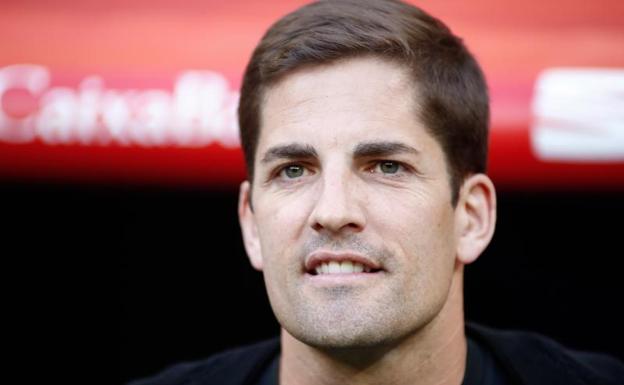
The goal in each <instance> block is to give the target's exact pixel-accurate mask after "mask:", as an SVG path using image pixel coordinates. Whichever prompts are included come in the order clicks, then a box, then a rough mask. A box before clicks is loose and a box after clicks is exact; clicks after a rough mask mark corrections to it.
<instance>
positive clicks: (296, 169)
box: [281, 164, 305, 179]
mask: <svg viewBox="0 0 624 385" xmlns="http://www.w3.org/2000/svg"><path fill="white" fill-rule="evenodd" d="M304 172H305V169H304V168H303V166H299V165H296V164H293V165H290V166H286V167H284V168H283V169H282V171H281V173H282V174H283V175H284V176H285V177H286V178H288V179H295V178H299V177H301V176H303V173H304Z"/></svg>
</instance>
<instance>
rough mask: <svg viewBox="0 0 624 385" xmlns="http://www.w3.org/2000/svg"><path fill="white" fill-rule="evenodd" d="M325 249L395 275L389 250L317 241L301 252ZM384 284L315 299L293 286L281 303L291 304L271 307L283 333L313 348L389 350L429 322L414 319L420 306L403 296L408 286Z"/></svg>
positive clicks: (339, 289)
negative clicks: (370, 261)
mask: <svg viewBox="0 0 624 385" xmlns="http://www.w3.org/2000/svg"><path fill="white" fill-rule="evenodd" d="M328 245H329V246H328ZM321 247H324V248H326V249H330V250H350V251H356V252H360V253H362V254H366V255H368V256H370V257H372V258H374V260H376V261H378V262H381V264H382V265H383V266H385V267H386V268H388V267H390V268H389V269H388V270H390V271H385V272H384V273H383V274H392V270H393V269H392V268H393V267H394V264H395V263H396V262H395V260H394V257H393V255H392V253H391V252H390V251H389V250H387V249H386V248H383V247H373V246H371V245H370V244H368V243H365V242H363V241H362V240H361V239H359V238H357V237H349V238H347V239H344V240H340V241H335V240H327V239H323V238H320V239H315V240H314V241H312V242H309V243H308V244H306V245H305V246H304V247H303V252H302V255H303V256H305V255H307V253H310V252H312V251H314V250H317V249H319V248H321ZM383 279H384V280H386V282H377V285H375V287H372V288H366V287H364V288H362V287H358V286H333V287H328V288H323V289H320V290H315V291H314V292H312V293H310V292H307V293H306V292H305V290H304V288H302V287H296V286H292V287H290V288H289V289H288V290H286V294H285V295H284V296H279V297H280V298H279V299H277V301H280V299H281V300H284V301H286V302H287V303H274V301H273V300H272V301H271V305H272V306H273V310H274V313H275V315H276V317H277V318H278V321H279V322H280V324H281V325H282V327H283V328H284V329H285V330H286V331H287V332H288V333H289V334H290V335H292V336H293V337H294V338H296V339H298V340H299V341H301V342H303V343H305V344H307V345H309V346H313V347H315V348H318V349H322V350H333V351H340V350H354V349H355V350H358V349H371V348H383V347H391V346H394V345H396V344H398V343H400V341H402V340H403V339H405V338H406V337H407V336H408V335H410V334H411V333H413V332H414V331H415V330H414V329H418V328H420V327H422V325H424V324H426V323H427V322H428V318H429V317H428V314H420V315H418V314H415V313H419V312H420V311H419V308H420V307H421V306H416V308H415V307H414V306H413V301H414V299H413V298H412V299H411V301H410V300H409V299H408V298H407V297H406V295H407V296H409V293H405V292H404V291H405V287H404V283H405V282H403V283H401V282H398V281H395V279H393V277H392V276H387V277H383ZM290 284H291V285H293V282H292V281H291V282H290ZM308 289H309V288H308ZM270 297H271V296H270ZM415 316H416V318H417V319H416V320H415V319H414V317H415ZM418 318H421V319H420V320H419V319H418ZM431 318H432V317H431Z"/></svg>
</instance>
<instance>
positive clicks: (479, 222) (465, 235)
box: [455, 174, 496, 264]
mask: <svg viewBox="0 0 624 385" xmlns="http://www.w3.org/2000/svg"><path fill="white" fill-rule="evenodd" d="M455 215H456V219H457V221H456V226H457V227H456V231H457V232H456V234H457V236H458V242H457V258H458V260H459V262H461V263H463V264H469V263H472V262H474V261H475V260H476V259H477V258H478V257H479V255H481V253H482V252H483V250H485V248H486V247H487V245H488V244H489V243H490V241H491V240H492V236H493V235H494V227H495V226H496V191H495V190H494V184H493V183H492V181H491V180H490V178H488V177H487V175H485V174H474V175H471V176H470V177H468V178H466V179H465V180H464V183H463V184H462V187H461V189H460V193H459V199H458V202H457V207H456V208H455Z"/></svg>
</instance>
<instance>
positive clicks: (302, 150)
mask: <svg viewBox="0 0 624 385" xmlns="http://www.w3.org/2000/svg"><path fill="white" fill-rule="evenodd" d="M310 158H318V154H317V153H316V150H315V149H314V147H312V146H310V145H309V144H299V143H290V144H284V145H279V146H275V147H271V148H269V149H268V150H267V151H266V152H265V153H264V156H263V157H262V160H261V162H262V163H269V162H272V161H274V160H276V159H310Z"/></svg>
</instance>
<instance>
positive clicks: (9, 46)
mask: <svg viewBox="0 0 624 385" xmlns="http://www.w3.org/2000/svg"><path fill="white" fill-rule="evenodd" d="M303 3H305V2H303V1H286V0H283V1H267V2H257V1H244V0H241V1H229V2H222V1H216V0H215V1H210V0H207V1H206V0H204V1H199V0H190V1H172V0H151V1H147V0H136V1H132V2H126V1H120V0H111V1H107V2H105V3H104V2H98V1H91V0H85V1H81V2H74V1H69V0H50V1H46V2H40V1H34V0H22V1H11V0H5V1H3V2H1V3H0V36H1V37H2V39H1V40H0V197H1V198H2V199H3V209H2V221H0V222H1V223H2V224H1V225H0V226H1V227H0V231H1V233H2V234H3V237H2V238H1V239H2V243H3V248H2V249H3V253H2V254H3V256H4V258H3V259H4V261H5V270H4V271H5V276H6V280H5V282H6V283H7V284H8V285H9V288H10V290H9V291H7V293H8V298H7V304H10V305H14V306H15V307H16V309H17V311H16V312H15V313H12V314H15V315H16V321H17V323H18V324H20V326H26V328H27V329H28V330H29V332H28V333H24V334H19V336H20V337H22V338H24V340H25V341H28V343H27V344H26V345H27V346H28V349H32V348H34V351H39V350H42V351H45V352H47V353H53V352H56V351H57V350H58V349H59V348H60V347H64V348H66V349H69V351H70V353H69V355H70V356H71V357H79V356H81V355H83V352H86V351H87V350H89V349H94V348H95V349H104V348H105V347H109V348H110V347H111V345H112V349H113V350H112V352H113V353H112V354H111V356H112V357H113V358H111V357H109V360H108V361H106V362H101V363H100V362H98V363H97V364H96V366H100V368H99V372H100V373H106V375H107V376H111V377H112V378H113V380H112V381H114V382H117V383H120V384H121V383H125V382H127V381H128V380H130V379H134V378H138V377H142V376H146V375H150V374H153V373H155V372H157V371H159V370H161V369H162V368H164V367H165V366H168V365H170V364H172V363H175V362H180V361H186V360H193V359H198V358H201V357H205V356H207V355H210V354H211V353H214V352H216V351H219V350H223V349H225V348H228V347H233V346H236V345H240V344H246V343H249V342H252V341H256V340H259V339H263V338H266V337H269V336H272V335H275V334H277V332H278V325H277V323H276V322H275V320H274V318H273V315H272V313H271V310H270V308H269V305H268V301H267V298H266V295H265V293H264V287H263V282H262V277H261V275H260V274H259V273H257V272H255V271H253V270H252V268H251V267H250V266H249V264H248V263H247V260H246V256H245V253H244V250H243V247H242V243H241V241H240V235H239V228H238V223H237V219H236V216H235V212H236V200H237V188H238V184H239V183H240V181H242V180H243V179H244V178H245V170H244V166H243V158H242V155H241V153H240V150H239V148H238V136H237V129H238V127H237V122H236V116H235V111H236V106H237V101H238V89H239V86H240V82H241V76H242V73H243V71H244V67H245V65H246V62H247V60H248V58H249V56H250V54H251V51H252V50H253V48H254V46H255V44H256V43H257V42H258V40H259V39H260V37H261V36H262V34H263V33H264V31H265V30H266V29H267V28H268V26H269V25H270V24H271V23H272V22H274V21H275V20H277V19H278V18H279V17H280V16H282V15H284V14H286V13H288V12H290V11H292V10H294V9H295V8H297V7H298V6H299V5H301V4H303ZM417 4H418V5H420V6H421V7H422V8H423V9H425V10H426V11H428V12H430V13H431V14H433V15H434V16H436V17H438V18H440V19H442V20H443V21H444V22H445V23H446V24H447V25H449V26H450V28H451V29H452V30H453V31H454V32H455V33H456V34H458V35H459V36H461V37H463V38H464V41H465V42H466V44H467V45H468V47H469V48H470V49H471V51H472V52H473V53H474V55H475V56H476V57H477V59H478V60H479V61H480V63H481V64H482V67H483V69H484V71H485V73H486V77H487V79H488V83H489V87H490V94H491V99H492V121H491V123H492V125H491V152H490V175H491V176H492V178H493V179H494V182H495V184H496V186H497V188H498V194H499V222H498V226H497V232H496V235H495V238H494V241H493V243H492V245H491V246H490V247H489V248H488V250H487V251H486V252H485V254H484V255H483V256H482V257H481V258H480V259H479V260H478V261H477V262H476V263H474V264H473V265H471V266H469V267H468V269H467V273H466V274H467V277H466V313H467V318H468V319H470V320H475V321H478V322H482V323H484V324H487V325H491V326H495V327H501V328H517V329H526V330H535V331H538V332H541V333H545V334H548V335H550V336H552V337H554V338H555V339H557V340H558V341H560V342H562V343H564V344H566V345H568V346H571V347H573V348H577V349H584V350H601V351H605V352H608V353H610V354H612V355H615V356H618V357H620V359H623V358H624V348H622V346H624V338H623V333H622V331H621V329H622V325H623V324H624V317H623V316H622V315H621V312H620V308H621V303H622V299H621V297H622V294H624V283H622V279H621V275H622V273H621V271H622V269H621V266H622V264H621V262H620V260H621V259H622V257H624V252H623V251H622V244H623V241H622V239H623V237H622V232H623V231H622V219H623V218H624V197H623V193H624V49H622V47H624V22H623V21H624V2H622V1H620V0H596V1H593V2H587V1H582V0H567V1H561V0H557V1H549V2H545V1H538V0H527V1H524V2H512V1H495V0H478V1H470V2H461V1H451V0H437V1H432V0H431V1H422V2H418V3H417ZM31 352H32V350H31ZM117 354H119V355H120V361H117V359H116V355H117ZM83 359H84V357H83ZM118 365H119V366H118ZM116 367H118V368H119V369H115V368H116Z"/></svg>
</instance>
